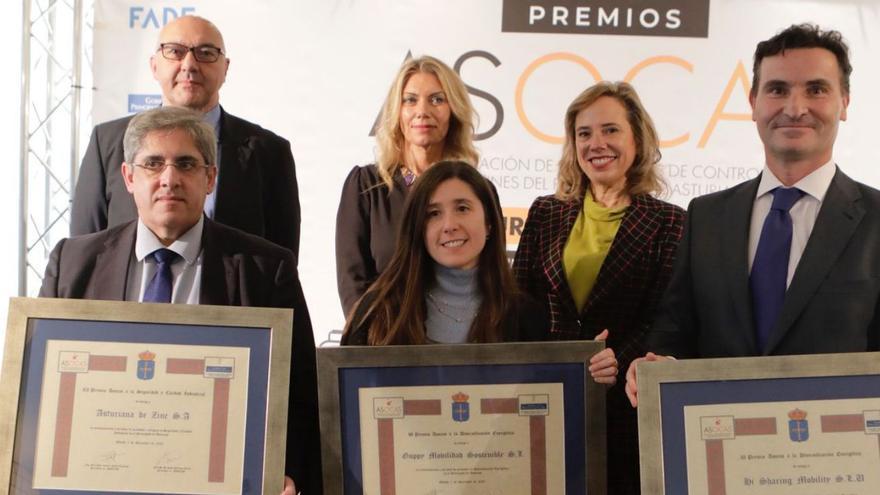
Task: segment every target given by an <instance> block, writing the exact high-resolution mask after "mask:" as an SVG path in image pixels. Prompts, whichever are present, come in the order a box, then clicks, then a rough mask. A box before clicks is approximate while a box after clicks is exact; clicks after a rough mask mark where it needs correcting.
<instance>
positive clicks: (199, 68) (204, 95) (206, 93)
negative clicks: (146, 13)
mask: <svg viewBox="0 0 880 495" xmlns="http://www.w3.org/2000/svg"><path fill="white" fill-rule="evenodd" d="M162 43H179V44H181V45H184V46H186V47H190V48H191V47H196V46H202V45H210V46H214V47H217V48H221V49H223V52H224V53H225V52H226V49H225V47H224V45H223V37H222V36H221V35H220V32H219V31H218V30H217V28H216V27H214V25H213V24H211V23H210V22H208V21H206V20H205V19H201V18H198V17H193V16H184V17H181V18H179V19H177V20H174V21H172V22H170V23H168V24H167V25H166V26H165V28H164V29H162V32H161V34H160V35H159V44H162ZM228 69H229V59H227V58H226V56H225V55H220V58H219V59H218V60H217V61H216V62H211V63H207V62H198V61H196V59H195V57H194V56H193V54H192V52H188V53H187V54H186V56H185V57H184V58H183V60H168V59H167V58H165V57H164V56H162V53H161V52H159V51H157V52H156V53H154V54H153V56H152V57H150V70H151V71H152V73H153V78H154V79H155V80H156V81H157V82H158V83H159V86H161V88H162V104H163V105H166V106H176V107H186V108H190V109H192V110H196V111H198V112H207V111H208V110H210V109H212V108H213V107H214V106H216V105H217V103H218V102H219V101H220V87H221V86H223V82H224V81H226V71H227V70H228Z"/></svg>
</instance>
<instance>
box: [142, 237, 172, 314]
mask: <svg viewBox="0 0 880 495" xmlns="http://www.w3.org/2000/svg"><path fill="white" fill-rule="evenodd" d="M149 256H152V257H153V260H155V261H156V265H158V266H157V267H156V273H154V274H153V278H152V279H150V284H149V285H147V290H145V291H144V302H164V303H167V302H171V290H172V287H173V286H174V276H173V275H172V274H171V265H173V264H174V262H175V261H177V258H179V257H180V255H178V254H177V253H175V252H174V251H172V250H170V249H165V248H162V249H157V250H155V251H153V252H152V253H150V254H149Z"/></svg>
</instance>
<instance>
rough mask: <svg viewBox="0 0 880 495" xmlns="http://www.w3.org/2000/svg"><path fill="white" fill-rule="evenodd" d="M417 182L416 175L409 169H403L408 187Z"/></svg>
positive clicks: (404, 180)
mask: <svg viewBox="0 0 880 495" xmlns="http://www.w3.org/2000/svg"><path fill="white" fill-rule="evenodd" d="M415 181H416V174H415V173H414V172H413V171H412V170H410V169H409V168H407V167H404V168H403V182H404V183H406V187H409V186H411V185H413V182H415Z"/></svg>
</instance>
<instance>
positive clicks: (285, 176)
mask: <svg viewBox="0 0 880 495" xmlns="http://www.w3.org/2000/svg"><path fill="white" fill-rule="evenodd" d="M228 69H229V59H228V58H227V57H226V48H225V45H224V43H223V36H222V35H221V34H220V31H219V30H218V29H217V27H216V26H214V24H212V23H211V22H210V21H208V20H206V19H203V18H201V17H196V16H183V17H180V18H178V19H176V20H174V21H172V22H170V23H168V24H167V25H166V26H165V27H164V28H163V29H162V31H161V33H160V34H159V44H158V47H157V50H156V52H155V53H154V54H153V55H152V56H151V57H150V70H151V72H152V73H153V77H154V78H155V79H156V81H157V82H158V83H159V86H160V87H161V89H162V105H163V106H175V107H185V108H189V109H191V110H194V111H197V112H199V113H201V114H204V120H205V122H207V123H209V124H210V125H211V126H212V127H213V128H214V132H215V135H216V136H217V140H216V144H217V155H218V159H217V187H216V189H215V191H214V192H212V193H211V194H209V195H208V197H207V200H206V201H205V213H206V214H207V216H208V217H209V218H211V219H214V220H216V221H218V222H221V223H224V224H226V225H229V226H232V227H235V228H237V229H241V230H243V231H245V232H248V233H251V234H255V235H258V236H260V237H263V238H265V239H267V240H269V241H272V242H274V243H276V244H278V245H281V246H283V247H286V248H288V249H290V250H291V251H293V253H294V255H295V256H297V257H298V256H299V234H300V208H299V192H298V187H297V181H296V171H295V169H294V162H293V156H292V155H291V152H290V143H288V141H287V140H285V139H283V138H281V137H279V136H277V135H276V134H274V133H272V132H270V131H268V130H266V129H263V128H262V127H260V126H258V125H256V124H253V123H251V122H248V121H246V120H243V119H240V118H238V117H235V116H233V115H230V114H228V113H227V112H226V111H225V109H223V108H222V107H221V106H220V104H219V101H220V87H221V86H223V82H224V81H225V80H226V72H227V70H228ZM130 120H131V116H129V117H124V118H121V119H118V120H113V121H110V122H105V123H103V124H100V125H98V126H96V127H95V129H94V130H93V131H92V136H91V140H90V141H89V146H88V148H87V149H86V153H85V156H84V157H83V162H82V166H81V168H80V173H79V178H78V180H77V184H76V189H75V191H74V195H73V206H72V209H71V221H70V233H71V234H72V235H81V234H88V233H91V232H97V231H99V230H103V229H105V228H108V227H113V226H115V225H119V224H122V223H125V222H128V221H130V220H133V219H135V218H137V211H136V209H135V205H134V202H132V200H131V197H130V195H129V194H128V192H127V191H126V188H125V184H124V182H123V178H122V175H121V174H120V173H119V172H120V166H121V165H122V161H123V156H122V154H123V150H122V136H123V133H124V132H125V128H126V126H127V125H128V123H129V121H130Z"/></svg>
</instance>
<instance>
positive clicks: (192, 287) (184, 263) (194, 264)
mask: <svg viewBox="0 0 880 495" xmlns="http://www.w3.org/2000/svg"><path fill="white" fill-rule="evenodd" d="M204 227H205V217H204V216H202V217H201V218H199V221H198V223H196V224H195V225H193V226H192V228H191V229H189V230H188V231H186V233H184V234H183V235H182V236H180V238H178V239H177V240H176V241H174V242H173V243H171V245H170V246H164V245H162V243H161V242H160V241H159V238H158V237H156V235H155V234H153V232H152V231H150V229H149V228H147V226H146V225H144V223H143V222H141V220H140V219H138V224H137V236H136V238H135V242H134V256H133V257H132V258H131V260H130V261H129V268H128V273H130V274H131V276H130V277H129V278H128V283H127V285H126V288H125V299H126V300H127V301H138V302H143V300H144V292H145V291H146V290H147V286H148V285H150V280H152V279H153V275H155V273H156V268H157V263H156V261H155V260H153V258H152V256H151V257H149V258H148V257H147V256H149V255H150V253H152V252H153V251H155V250H157V249H161V248H166V249H170V250H172V251H174V252H175V253H177V254H178V255H180V257H181V258H182V259H178V260H177V261H176V262H175V263H174V264H172V265H171V275H172V276H173V277H174V285H173V288H172V292H171V302H172V303H175V304H198V303H199V291H200V290H201V287H202V230H203V229H204Z"/></svg>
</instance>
